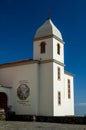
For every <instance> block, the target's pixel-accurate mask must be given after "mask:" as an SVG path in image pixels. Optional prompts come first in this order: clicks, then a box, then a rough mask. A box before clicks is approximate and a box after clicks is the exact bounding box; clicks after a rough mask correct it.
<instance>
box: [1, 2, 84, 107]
mask: <svg viewBox="0 0 86 130" xmlns="http://www.w3.org/2000/svg"><path fill="white" fill-rule="evenodd" d="M48 9H50V10H51V13H50V17H51V19H52V21H53V23H54V24H55V25H56V26H57V28H58V29H59V30H60V31H61V33H62V36H63V40H64V41H65V64H66V67H65V70H67V71H70V72H72V73H73V74H75V88H74V90H75V104H78V105H79V104H80V105H83V103H84V105H85V103H86V0H31V1H29V0H0V64H1V63H7V62H11V61H16V60H21V59H26V58H32V57H33V38H34V35H35V31H36V30H37V28H38V27H39V26H40V25H41V24H43V23H44V22H45V20H46V19H47V17H48Z"/></svg>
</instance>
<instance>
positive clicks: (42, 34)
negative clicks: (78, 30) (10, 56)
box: [0, 19, 74, 116]
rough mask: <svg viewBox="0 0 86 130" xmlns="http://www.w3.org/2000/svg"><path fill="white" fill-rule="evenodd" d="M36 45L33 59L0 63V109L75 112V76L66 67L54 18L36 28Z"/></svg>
mask: <svg viewBox="0 0 86 130" xmlns="http://www.w3.org/2000/svg"><path fill="white" fill-rule="evenodd" d="M33 44H34V47H33V59H25V60H22V61H16V62H12V63H6V64H0V108H3V109H5V110H6V109H10V110H11V111H14V112H15V113H16V114H17V115H41V116H70V115H74V82H73V78H74V76H73V74H71V73H69V72H66V71H65V70H64V66H65V64H64V41H63V38H62V35H61V32H60V31H59V30H58V29H57V28H56V26H55V25H54V24H53V22H52V21H51V19H47V20H46V21H45V22H44V24H43V25H42V26H41V27H40V28H38V29H37V31H36V33H35V36H34V42H33Z"/></svg>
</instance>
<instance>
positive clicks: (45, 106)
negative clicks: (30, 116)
mask: <svg viewBox="0 0 86 130" xmlns="http://www.w3.org/2000/svg"><path fill="white" fill-rule="evenodd" d="M40 115H43V116H52V115H53V63H52V62H50V63H45V64H43V63H42V64H40Z"/></svg>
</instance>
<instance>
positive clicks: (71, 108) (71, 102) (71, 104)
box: [64, 73, 74, 115]
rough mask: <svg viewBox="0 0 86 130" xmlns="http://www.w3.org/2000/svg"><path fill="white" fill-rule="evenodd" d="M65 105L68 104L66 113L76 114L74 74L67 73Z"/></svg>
mask: <svg viewBox="0 0 86 130" xmlns="http://www.w3.org/2000/svg"><path fill="white" fill-rule="evenodd" d="M68 79H69V80H70V89H71V90H70V92H71V98H70V99H68V84H67V80H68ZM64 105H65V106H66V108H65V110H66V114H65V115H74V83H73V76H72V75H69V74H67V73H65V102H64Z"/></svg>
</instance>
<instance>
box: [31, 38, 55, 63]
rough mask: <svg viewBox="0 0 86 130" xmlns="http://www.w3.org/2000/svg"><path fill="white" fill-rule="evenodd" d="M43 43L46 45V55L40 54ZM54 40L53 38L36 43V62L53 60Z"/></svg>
mask: <svg viewBox="0 0 86 130" xmlns="http://www.w3.org/2000/svg"><path fill="white" fill-rule="evenodd" d="M41 42H45V43H46V53H42V54H41V53H40V44H41ZM52 48H53V40H52V38H49V39H44V40H39V41H34V51H33V52H34V54H33V56H34V59H35V60H40V59H41V60H49V59H53V49H52Z"/></svg>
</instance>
